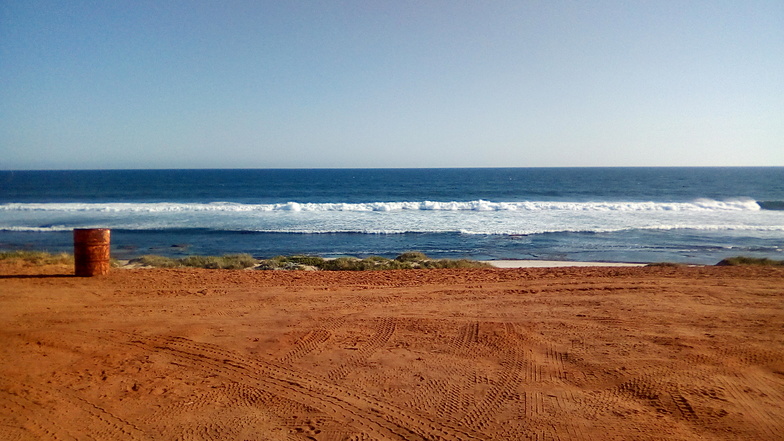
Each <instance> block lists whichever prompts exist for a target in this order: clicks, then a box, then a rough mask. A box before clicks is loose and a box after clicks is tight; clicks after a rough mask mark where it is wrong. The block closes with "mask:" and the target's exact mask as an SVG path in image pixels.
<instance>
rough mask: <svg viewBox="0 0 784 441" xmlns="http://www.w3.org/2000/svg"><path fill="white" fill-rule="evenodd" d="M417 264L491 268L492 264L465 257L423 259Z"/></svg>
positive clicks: (440, 266)
mask: <svg viewBox="0 0 784 441" xmlns="http://www.w3.org/2000/svg"><path fill="white" fill-rule="evenodd" d="M419 265H420V267H421V268H455V269H459V268H492V265H490V264H488V263H485V262H477V261H476V260H467V259H458V260H452V259H440V260H424V261H422V262H419Z"/></svg>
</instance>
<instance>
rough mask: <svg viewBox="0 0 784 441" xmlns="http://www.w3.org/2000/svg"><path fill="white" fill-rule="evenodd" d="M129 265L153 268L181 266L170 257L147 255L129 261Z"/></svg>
mask: <svg viewBox="0 0 784 441" xmlns="http://www.w3.org/2000/svg"><path fill="white" fill-rule="evenodd" d="M129 263H136V264H139V265H143V266H151V267H154V268H177V267H180V266H182V264H181V263H180V262H179V261H178V260H176V259H172V258H170V257H163V256H156V255H152V254H148V255H145V256H141V257H139V258H136V259H131V261H130V262H129Z"/></svg>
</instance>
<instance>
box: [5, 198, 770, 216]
mask: <svg viewBox="0 0 784 441" xmlns="http://www.w3.org/2000/svg"><path fill="white" fill-rule="evenodd" d="M760 208H761V207H760V205H759V204H758V203H757V202H756V201H754V200H751V199H738V200H727V201H716V200H713V199H698V200H695V201H692V202H547V201H524V202H491V201H485V200H476V201H465V202H460V201H451V202H438V201H418V202H365V203H348V202H338V203H306V202H293V201H292V202H286V203H279V204H240V203H234V202H211V203H178V202H150V203H128V202H118V203H76V202H73V203H6V204H0V211H59V212H104V213H123V212H125V213H166V212H179V213H185V212H274V211H289V212H319V211H344V212H373V211H375V212H389V211H404V210H413V211H598V212H610V211H621V212H634V211H639V212H645V211H759V210H760Z"/></svg>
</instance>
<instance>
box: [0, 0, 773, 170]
mask: <svg viewBox="0 0 784 441" xmlns="http://www.w3.org/2000/svg"><path fill="white" fill-rule="evenodd" d="M672 165H674V166H678V165H683V166H700V165H705V166H713V165H718V166H724V165H777V166H784V1H781V0H771V1H753V0H732V1H682V0H677V1H666V0H655V1H585V2H580V1H524V0H517V1H495V0H494V1H470V2H469V1H400V0H390V1H383V2H382V1H369V0H364V1H363V0H360V1H285V0H281V1H274V2H273V1H251V0H249V1H231V0H229V1H226V0H223V1H199V0H187V1H165V0H154V1H145V0H139V1H119V0H118V1H111V0H110V1H103V0H96V1H78V0H63V1H38V0H25V1H12V0H0V169H6V170H8V169H72V168H76V169H84V168H90V169H91V168H248V167H253V168H256V167H258V168H267V167H487V166H519V167H536V166H672Z"/></svg>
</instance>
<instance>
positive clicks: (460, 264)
mask: <svg viewBox="0 0 784 441" xmlns="http://www.w3.org/2000/svg"><path fill="white" fill-rule="evenodd" d="M490 267H491V265H488V264H486V263H482V262H476V261H473V260H465V259H461V260H451V259H440V260H434V259H430V258H429V257H427V256H426V255H425V254H423V253H418V252H408V253H403V254H401V255H399V256H397V257H396V258H395V259H387V258H386V257H381V256H370V257H366V258H364V259H359V258H356V257H339V258H337V259H324V258H321V257H317V256H289V257H287V256H277V257H273V258H272V259H268V260H263V261H261V264H260V265H259V266H258V267H257V269H266V270H275V269H277V270H297V269H308V268H311V269H318V270H322V271H377V270H399V269H417V268H428V269H430V268H490Z"/></svg>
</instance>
